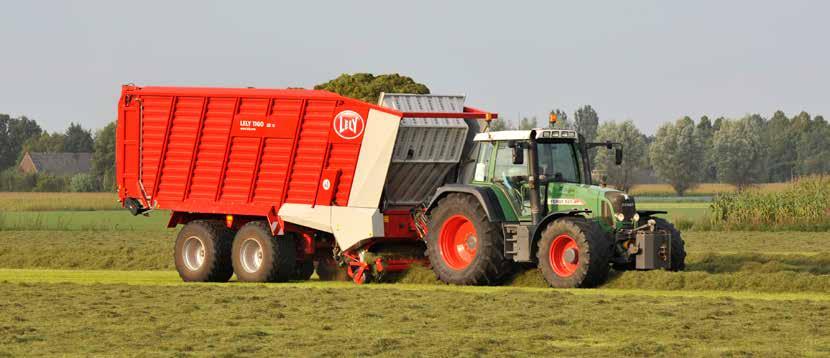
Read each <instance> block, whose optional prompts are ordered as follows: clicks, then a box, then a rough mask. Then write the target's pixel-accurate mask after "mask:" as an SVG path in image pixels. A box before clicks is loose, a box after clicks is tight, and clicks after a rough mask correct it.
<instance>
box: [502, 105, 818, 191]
mask: <svg viewBox="0 0 830 358" xmlns="http://www.w3.org/2000/svg"><path fill="white" fill-rule="evenodd" d="M551 113H552V114H556V115H557V119H558V120H557V122H556V124H555V125H554V127H557V128H570V129H575V130H576V131H577V132H579V133H580V134H581V135H582V136H584V138H585V139H586V141H599V142H604V141H612V142H620V143H622V144H623V154H624V157H625V161H624V162H623V165H622V166H619V167H618V166H615V165H614V163H613V161H614V159H613V153H610V151H605V150H602V149H600V150H598V151H595V152H593V153H591V159H592V161H593V163H594V165H593V167H594V168H595V169H596V170H597V172H598V173H601V175H603V176H605V177H606V178H607V182H608V183H609V184H611V185H614V186H615V187H618V188H620V189H623V190H629V189H630V188H631V187H632V186H634V185H635V184H637V183H636V182H635V176H634V174H635V172H638V171H640V172H642V171H646V172H648V171H652V172H653V173H654V174H655V175H656V176H657V177H658V178H660V179H661V180H663V181H665V182H666V183H668V184H670V185H671V186H672V187H673V188H674V190H675V191H676V192H677V194H678V195H681V196H682V195H684V194H685V193H686V192H687V191H688V190H690V189H693V188H694V187H695V186H696V185H698V184H699V183H711V182H721V183H728V184H732V185H735V186H736V187H738V189H743V188H746V187H748V186H751V185H753V184H756V183H771V182H784V181H790V180H792V179H794V178H797V177H801V176H807V175H813V174H827V173H830V125H828V123H827V121H826V120H825V119H824V117H823V116H821V115H817V116H815V117H813V116H811V115H810V114H809V113H807V112H801V113H799V114H797V115H795V116H792V117H788V116H787V115H786V114H785V113H784V112H783V111H776V112H775V113H773V114H772V115H771V116H769V117H765V116H763V115H760V114H750V115H746V116H743V117H740V118H725V117H718V118H717V119H715V120H714V121H712V120H710V119H709V117H708V116H702V117H701V118H700V119H699V120H698V121H695V120H693V119H692V118H690V117H688V116H684V117H682V118H680V119H677V120H675V121H673V122H668V123H664V124H663V125H661V126H660V127H659V128H658V130H657V132H656V133H655V134H653V135H645V134H643V133H642V131H640V130H639V129H638V128H637V126H636V124H635V123H634V121H631V120H626V121H623V122H616V121H604V122H602V123H600V121H599V116H598V115H597V113H596V111H595V110H594V109H593V108H592V107H591V106H590V105H586V106H583V107H580V108H578V109H577V110H576V111H575V112H574V116H573V117H574V120H573V121H570V120H569V119H568V116H567V113H566V112H564V111H562V110H561V109H555V110H552V111H551ZM511 124H512V123H510V122H509V121H503V122H502V123H500V124H497V125H495V126H494V129H497V130H498V129H510V128H513V126H512V125H511ZM534 127H539V124H538V123H537V121H536V119H535V118H533V117H531V118H522V119H521V120H520V121H518V123H517V126H516V127H515V128H518V129H530V128H534ZM595 150H596V149H595Z"/></svg>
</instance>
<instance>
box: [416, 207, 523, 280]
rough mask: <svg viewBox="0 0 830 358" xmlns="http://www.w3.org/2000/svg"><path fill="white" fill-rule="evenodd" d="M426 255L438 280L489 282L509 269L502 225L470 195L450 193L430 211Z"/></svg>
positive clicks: (509, 262) (506, 272) (500, 277)
mask: <svg viewBox="0 0 830 358" xmlns="http://www.w3.org/2000/svg"><path fill="white" fill-rule="evenodd" d="M427 255H428V256H429V260H430V263H431V265H432V270H433V271H434V272H435V275H436V276H437V277H438V279H439V280H441V281H444V282H446V283H451V284H456V285H492V284H497V283H499V282H500V281H501V280H502V279H503V278H504V277H505V276H506V275H507V274H509V273H510V269H511V261H509V260H507V259H506V258H505V257H504V236H503V234H502V231H501V227H500V226H499V225H498V224H496V223H492V222H490V221H489V220H488V219H487V214H486V213H485V212H484V209H482V208H481V205H480V204H479V202H478V200H476V198H474V197H473V196H471V195H466V194H450V195H447V196H446V197H445V198H443V199H441V201H439V202H438V205H437V206H436V207H435V209H433V210H432V212H431V213H430V220H429V234H428V235H427Z"/></svg>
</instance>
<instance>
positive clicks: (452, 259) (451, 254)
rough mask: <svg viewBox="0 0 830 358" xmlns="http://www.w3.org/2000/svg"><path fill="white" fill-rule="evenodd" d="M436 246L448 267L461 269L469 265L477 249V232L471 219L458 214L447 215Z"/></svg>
mask: <svg viewBox="0 0 830 358" xmlns="http://www.w3.org/2000/svg"><path fill="white" fill-rule="evenodd" d="M438 247H439V249H440V251H441V258H442V259H443V261H444V263H446V264H447V266H449V268H451V269H454V270H463V269H465V268H467V266H470V264H471V263H472V262H473V259H475V256H476V251H477V249H478V234H477V233H476V229H475V226H474V225H473V223H472V221H470V220H469V219H467V217H466V216H464V215H460V214H459V215H453V216H451V217H449V218H448V219H447V220H446V221H444V224H443V225H442V226H441V231H440V233H439V236H438Z"/></svg>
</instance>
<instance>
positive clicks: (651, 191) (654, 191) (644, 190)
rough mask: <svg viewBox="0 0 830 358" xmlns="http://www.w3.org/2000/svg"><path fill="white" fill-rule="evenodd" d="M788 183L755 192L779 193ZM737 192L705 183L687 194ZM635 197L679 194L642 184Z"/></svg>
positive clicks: (759, 187)
mask: <svg viewBox="0 0 830 358" xmlns="http://www.w3.org/2000/svg"><path fill="white" fill-rule="evenodd" d="M787 185H788V184H787V183H764V184H757V185H755V186H754V188H753V189H754V190H760V191H763V192H777V191H781V190H784V189H785V188H786V187H787ZM735 191H737V188H736V187H735V186H734V185H730V184H721V183H703V184H700V185H698V186H697V187H695V188H694V189H691V190H689V191H687V192H686V195H687V196H701V195H703V196H711V195H716V194H721V193H733V192H735ZM630 194H631V195H634V196H675V195H677V193H676V192H675V191H674V189H673V188H672V187H671V185H669V184H640V185H635V186H634V187H633V188H632V189H631V191H630Z"/></svg>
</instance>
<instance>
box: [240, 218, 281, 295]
mask: <svg viewBox="0 0 830 358" xmlns="http://www.w3.org/2000/svg"><path fill="white" fill-rule="evenodd" d="M232 258H233V271H234V272H235V273H236V277H237V278H238V279H239V281H244V282H285V281H288V280H290V279H291V278H292V276H293V275H294V274H295V265H296V260H297V246H296V242H294V240H293V239H291V238H290V237H286V236H278V237H275V236H274V235H271V230H270V229H269V228H268V225H267V224H266V223H265V222H262V221H252V222H249V223H247V224H245V225H244V226H242V228H241V229H239V231H238V232H237V233H236V236H235V237H234V239H233V252H232Z"/></svg>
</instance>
